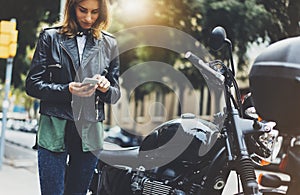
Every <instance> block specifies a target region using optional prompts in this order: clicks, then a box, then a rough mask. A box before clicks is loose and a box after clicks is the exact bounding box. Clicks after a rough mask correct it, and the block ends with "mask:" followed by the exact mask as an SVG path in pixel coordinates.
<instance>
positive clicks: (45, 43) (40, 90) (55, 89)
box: [25, 30, 72, 102]
mask: <svg viewBox="0 0 300 195" xmlns="http://www.w3.org/2000/svg"><path fill="white" fill-rule="evenodd" d="M51 45H53V40H52V39H51V37H50V36H49V34H48V33H47V32H46V31H45V30H44V31H42V32H41V34H40V36H39V39H38V43H37V46H36V49H35V52H34V56H33V59H32V63H31V67H30V70H29V72H28V74H27V77H26V83H25V88H26V93H27V94H28V95H29V96H32V97H34V98H37V99H40V100H42V101H53V102H64V101H71V98H72V96H71V93H70V92H69V84H68V83H65V84H62V83H51V82H49V81H46V79H45V76H44V74H45V73H46V71H47V66H48V65H50V64H51V63H52V64H53V63H54V62H53V60H52V59H53V58H52V54H51V51H52V48H51Z"/></svg>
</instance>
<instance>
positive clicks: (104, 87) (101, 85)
mask: <svg viewBox="0 0 300 195" xmlns="http://www.w3.org/2000/svg"><path fill="white" fill-rule="evenodd" d="M93 78H95V79H97V80H98V81H99V82H98V83H97V85H98V87H97V89H98V90H99V91H101V92H103V93H105V92H107V91H108V90H109V87H110V82H109V80H107V78H106V77H105V76H101V75H100V74H96V75H95V76H93Z"/></svg>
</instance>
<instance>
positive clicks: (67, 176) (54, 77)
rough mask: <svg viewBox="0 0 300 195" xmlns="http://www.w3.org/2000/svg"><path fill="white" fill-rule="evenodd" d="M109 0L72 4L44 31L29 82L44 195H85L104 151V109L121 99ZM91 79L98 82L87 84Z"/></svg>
mask: <svg viewBox="0 0 300 195" xmlns="http://www.w3.org/2000/svg"><path fill="white" fill-rule="evenodd" d="M108 6H109V5H108V2H107V0H67V1H66V5H65V12H64V21H63V24H62V26H60V27H54V28H47V29H44V30H43V31H42V32H41V34H40V36H39V40H38V43H37V47H36V50H35V53H34V57H33V60H32V65H31V67H30V71H29V73H28V75H27V78H26V92H27V94H28V95H30V96H32V97H35V98H38V99H40V114H41V116H40V122H39V130H38V165H39V177H40V185H41V193H42V195H47V194H49V195H50V194H51V195H62V194H67V195H69V194H86V193H87V189H88V186H89V184H90V182H91V179H92V175H93V170H94V168H95V166H96V164H97V161H98V158H97V154H98V152H99V151H100V150H101V149H102V144H103V126H102V121H103V120H104V103H108V104H113V103H116V102H117V101H118V99H119V98H120V89H119V85H118V77H119V58H118V49H117V45H116V40H115V39H114V37H113V36H112V35H110V34H108V33H106V32H103V31H102V30H105V29H106V28H107V27H108V22H109V10H108ZM86 77H92V78H93V79H97V82H96V83H94V84H84V83H82V81H83V80H84V78H86Z"/></svg>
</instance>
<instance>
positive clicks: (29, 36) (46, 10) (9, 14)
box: [0, 0, 59, 88]
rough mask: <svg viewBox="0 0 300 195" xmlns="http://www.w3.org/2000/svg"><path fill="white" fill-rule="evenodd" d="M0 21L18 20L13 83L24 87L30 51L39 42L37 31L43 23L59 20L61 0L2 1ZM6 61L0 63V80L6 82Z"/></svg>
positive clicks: (0, 2) (0, 1) (0, 0)
mask: <svg viewBox="0 0 300 195" xmlns="http://www.w3.org/2000/svg"><path fill="white" fill-rule="evenodd" d="M0 4H1V6H0V13H1V14H0V20H10V19H11V18H15V19H16V20H17V30H18V31H19V35H18V49H17V54H16V57H15V58H14V65H13V75H12V79H13V80H12V83H13V85H14V86H16V87H20V88H22V87H23V83H22V75H25V74H26V73H27V71H28V69H29V65H30V59H28V56H27V51H28V49H33V48H34V46H35V43H36V40H37V35H38V32H37V29H38V27H39V25H40V23H41V22H44V23H49V24H52V23H54V22H56V21H57V20H58V16H59V14H58V13H59V0H43V1H41V0H22V1H20V0H10V1H5V0H0ZM5 67H6V61H5V60H1V61H0V78H1V80H2V81H4V78H5Z"/></svg>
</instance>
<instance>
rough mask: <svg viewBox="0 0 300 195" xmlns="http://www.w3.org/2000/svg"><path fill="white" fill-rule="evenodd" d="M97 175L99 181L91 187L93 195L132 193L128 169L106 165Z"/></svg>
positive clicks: (123, 194) (125, 194) (126, 194)
mask: <svg viewBox="0 0 300 195" xmlns="http://www.w3.org/2000/svg"><path fill="white" fill-rule="evenodd" d="M95 176H96V178H94V180H97V182H95V183H94V184H96V185H93V186H94V187H92V188H93V189H91V191H92V194H93V195H94V194H95V195H120V194H122V195H132V191H131V189H130V181H131V174H130V173H128V171H126V170H122V169H118V168H115V167H112V166H109V165H105V166H103V167H102V169H101V170H100V171H99V172H98V174H94V177H95Z"/></svg>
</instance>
